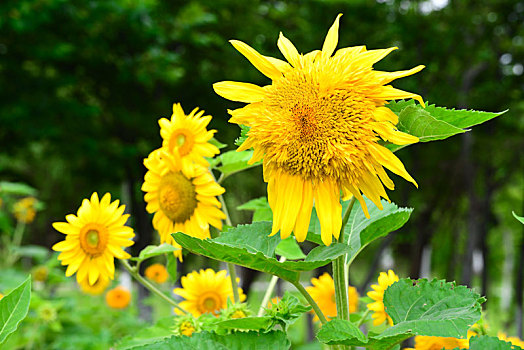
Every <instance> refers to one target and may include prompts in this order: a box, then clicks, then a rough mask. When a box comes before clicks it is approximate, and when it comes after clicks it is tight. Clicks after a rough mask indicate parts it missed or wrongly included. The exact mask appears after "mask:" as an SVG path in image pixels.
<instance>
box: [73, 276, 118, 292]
mask: <svg viewBox="0 0 524 350" xmlns="http://www.w3.org/2000/svg"><path fill="white" fill-rule="evenodd" d="M110 283H111V281H110V280H109V278H107V277H106V276H104V275H100V277H98V279H97V280H96V282H95V283H94V284H89V281H88V280H87V279H85V280H83V281H82V282H80V283H79V285H80V289H81V290H82V292H84V293H86V294H91V295H100V294H102V293H104V292H105V290H106V289H107V287H109V284H110Z"/></svg>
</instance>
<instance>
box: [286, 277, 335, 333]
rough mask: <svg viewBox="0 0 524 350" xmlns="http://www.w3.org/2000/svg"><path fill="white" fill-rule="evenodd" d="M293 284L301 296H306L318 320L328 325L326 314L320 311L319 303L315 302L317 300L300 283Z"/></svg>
mask: <svg viewBox="0 0 524 350" xmlns="http://www.w3.org/2000/svg"><path fill="white" fill-rule="evenodd" d="M291 283H292V284H293V285H294V286H295V288H296V289H298V291H299V292H300V294H302V295H303V296H304V298H306V300H307V301H308V303H309V305H311V307H312V308H313V311H315V313H316V314H317V316H318V319H319V320H320V322H321V323H322V324H324V323H326V322H327V320H326V316H324V314H323V313H322V310H320V308H319V307H318V305H317V303H316V302H315V300H313V298H312V297H311V295H309V293H308V292H307V290H306V289H305V288H304V287H303V286H302V285H301V284H300V282H299V281H296V282H291Z"/></svg>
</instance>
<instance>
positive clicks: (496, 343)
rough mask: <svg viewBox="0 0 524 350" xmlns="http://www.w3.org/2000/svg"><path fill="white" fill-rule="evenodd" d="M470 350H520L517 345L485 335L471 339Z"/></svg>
mask: <svg viewBox="0 0 524 350" xmlns="http://www.w3.org/2000/svg"><path fill="white" fill-rule="evenodd" d="M469 349H470V350H486V349H489V350H522V348H521V347H520V346H518V345H513V344H511V343H508V342H506V341H504V340H500V339H499V338H495V337H489V336H487V335H482V336H477V337H473V338H471V339H470V340H469Z"/></svg>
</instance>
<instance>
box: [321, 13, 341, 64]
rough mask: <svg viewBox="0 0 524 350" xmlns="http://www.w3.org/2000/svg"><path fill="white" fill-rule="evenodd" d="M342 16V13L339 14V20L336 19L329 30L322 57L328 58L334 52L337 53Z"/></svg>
mask: <svg viewBox="0 0 524 350" xmlns="http://www.w3.org/2000/svg"><path fill="white" fill-rule="evenodd" d="M341 16H342V14H341V13H339V14H338V16H337V18H336V19H335V22H334V23H333V25H332V26H331V28H329V31H328V33H327V35H326V39H325V40H324V45H322V57H324V58H328V57H331V55H332V54H333V52H335V48H336V47H337V44H338V25H339V22H340V17H341Z"/></svg>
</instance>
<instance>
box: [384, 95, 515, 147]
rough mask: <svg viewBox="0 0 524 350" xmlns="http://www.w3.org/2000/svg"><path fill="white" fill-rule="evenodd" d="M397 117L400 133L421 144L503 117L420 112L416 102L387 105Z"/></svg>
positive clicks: (436, 109)
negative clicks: (415, 138)
mask: <svg viewBox="0 0 524 350" xmlns="http://www.w3.org/2000/svg"><path fill="white" fill-rule="evenodd" d="M387 107H388V108H390V109H391V110H392V111H393V112H395V114H397V115H398V117H399V123H398V125H397V127H398V129H399V130H400V131H403V132H406V133H408V134H411V135H414V136H417V137H418V138H419V139H420V142H429V141H436V140H443V139H445V138H448V137H450V136H453V135H457V134H460V133H463V132H465V131H468V130H463V129H465V128H469V127H472V126H474V125H477V124H481V123H484V122H486V121H488V120H490V119H493V118H495V117H498V116H499V115H502V114H504V113H505V112H506V111H503V112H499V113H491V112H481V111H473V110H455V109H447V108H444V107H436V106H435V105H428V106H426V108H423V107H422V106H421V105H419V104H415V101H413V100H409V101H397V102H395V101H392V102H390V103H389V104H388V105H387ZM403 147H405V145H393V144H388V148H389V149H391V150H393V151H396V150H398V149H401V148H403Z"/></svg>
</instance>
